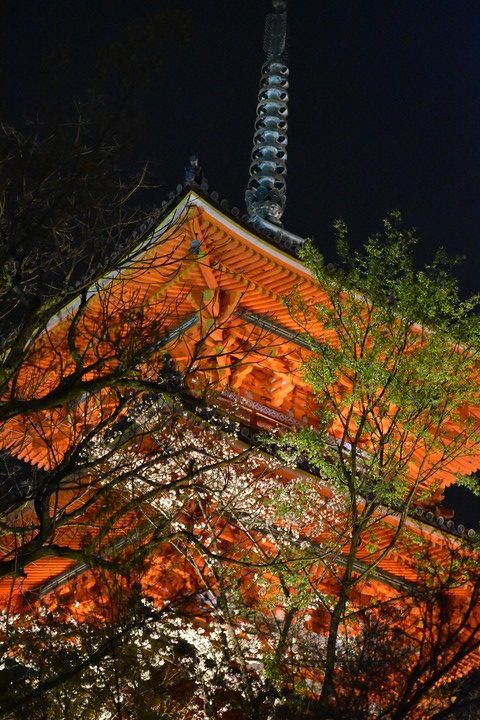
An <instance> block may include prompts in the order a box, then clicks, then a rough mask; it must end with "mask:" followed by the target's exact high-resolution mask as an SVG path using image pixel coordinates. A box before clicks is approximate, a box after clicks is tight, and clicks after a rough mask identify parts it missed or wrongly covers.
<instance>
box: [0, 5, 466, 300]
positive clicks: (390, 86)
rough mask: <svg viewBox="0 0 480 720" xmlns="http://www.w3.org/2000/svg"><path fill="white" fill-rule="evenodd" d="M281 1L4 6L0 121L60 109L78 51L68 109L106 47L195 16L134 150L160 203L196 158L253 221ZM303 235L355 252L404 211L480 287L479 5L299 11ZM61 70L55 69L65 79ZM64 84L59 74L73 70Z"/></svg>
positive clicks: (164, 47) (294, 37)
mask: <svg viewBox="0 0 480 720" xmlns="http://www.w3.org/2000/svg"><path fill="white" fill-rule="evenodd" d="M270 7H271V5H270V2H269V0H243V2H227V1H226V0H176V1H175V0H170V2H165V1H164V0H156V1H153V0H115V2H113V0H42V1H40V0H30V1H28V0H23V1H21V2H19V1H18V0H3V2H2V5H1V8H0V48H1V49H0V53H1V68H2V77H1V79H0V92H1V95H0V97H1V102H2V106H1V115H3V117H4V118H6V119H7V120H9V121H14V122H17V121H19V119H20V118H21V117H22V115H23V114H24V113H30V114H31V113H32V111H33V112H35V111H36V109H37V108H38V107H40V106H44V105H45V104H48V102H49V99H50V97H52V102H57V100H55V98H54V95H53V94H52V87H51V85H52V73H51V72H50V75H46V74H45V72H44V71H43V70H42V67H43V66H44V65H45V58H46V57H48V56H49V54H51V53H52V51H54V50H55V48H58V47H63V49H64V51H65V55H66V57H67V59H69V61H70V64H69V70H67V72H66V76H65V77H66V78H67V82H66V84H65V85H64V87H65V93H64V102H65V104H66V105H67V104H69V103H70V102H71V99H72V98H73V97H74V96H75V94H76V93H80V92H81V90H82V89H83V88H84V87H86V86H87V85H89V84H91V83H92V81H93V82H94V81H95V77H96V74H97V67H98V64H97V59H96V58H97V54H98V51H99V50H100V49H101V48H102V47H104V46H105V45H107V44H108V43H110V42H112V41H115V40H117V39H120V38H121V37H122V36H123V35H124V34H125V29H126V27H127V25H128V23H129V22H131V21H132V20H142V19H144V20H146V21H147V24H148V21H149V18H150V17H152V16H153V15H154V14H155V13H158V12H159V11H162V10H164V9H167V8H170V9H178V8H180V9H182V10H184V11H185V14H186V22H187V26H188V28H189V30H188V35H189V38H188V39H187V40H186V41H185V42H183V41H179V40H177V39H176V37H173V38H170V37H169V32H168V31H169V28H168V27H167V28H166V33H164V34H161V37H160V36H159V40H158V44H159V53H160V55H162V57H163V63H162V68H161V70H159V71H158V72H155V74H154V77H152V82H151V88H150V92H149V94H148V96H145V97H144V99H143V100H142V101H140V105H139V107H138V111H139V113H140V114H141V115H142V117H143V120H144V122H143V128H142V130H141V132H140V131H139V133H138V138H137V139H136V141H135V143H134V147H132V152H135V154H136V155H138V158H139V159H141V160H144V159H148V160H149V161H150V163H151V168H152V173H153V178H154V179H155V181H156V182H158V184H159V185H160V187H159V188H158V190H157V191H156V193H157V194H158V202H160V201H161V200H162V199H163V197H164V196H165V195H166V194H168V192H170V191H171V190H174V189H175V186H176V185H177V183H178V182H181V181H182V178H183V166H184V163H185V160H186V158H187V157H188V155H189V154H190V153H191V152H192V151H196V152H197V153H198V154H199V155H200V159H201V162H202V165H203V169H204V172H205V174H206V176H207V178H208V180H209V183H210V189H214V190H217V191H218V192H219V193H220V196H221V197H225V198H227V199H228V200H230V202H231V203H232V205H237V206H239V207H240V208H242V210H243V207H244V206H243V194H244V191H245V185H246V181H247V177H248V166H249V160H250V152H251V144H252V134H253V123H254V119H255V107H256V102H257V100H256V97H257V91H258V82H259V73H260V67H261V64H262V62H263V50H262V38H263V25H264V17H265V13H266V12H268V11H269V10H270ZM289 29H290V59H289V65H290V116H289V125H290V129H289V162H288V193H287V210H286V213H285V216H284V221H285V223H284V224H285V226H286V227H287V229H288V230H291V231H292V232H295V233H297V234H300V235H308V236H314V237H315V239H316V241H317V243H318V245H319V247H320V248H321V249H322V251H323V252H324V253H325V254H326V255H327V256H328V257H331V256H332V255H333V244H332V233H331V225H332V221H333V220H334V219H335V218H338V217H342V218H343V219H344V220H345V221H346V222H347V224H348V225H349V226H350V228H351V230H352V234H353V236H354V239H355V240H356V242H358V243H360V242H361V241H362V240H363V239H365V237H366V236H367V235H368V234H370V233H372V232H374V231H375V230H377V229H378V227H379V221H380V220H381V218H382V217H384V216H385V214H386V213H387V212H388V211H389V210H391V209H399V210H401V212H402V213H403V215H404V218H405V220H406V221H407V223H408V224H410V225H414V226H415V227H416V228H417V230H418V234H419V236H420V238H421V243H420V244H419V246H418V255H419V259H421V260H422V259H428V258H429V257H430V256H431V254H432V252H433V251H434V250H435V249H436V248H437V247H438V246H440V245H443V246H445V247H446V249H447V250H448V252H449V253H450V254H455V255H458V254H462V255H463V254H464V255H466V256H467V258H468V260H467V262H466V263H465V265H464V266H463V267H462V268H460V269H459V270H458V275H459V280H460V285H461V287H462V289H463V291H464V292H466V293H472V292H476V291H478V290H479V289H480V288H479V282H478V269H479V262H478V258H479V219H480V204H479V202H478V194H479V192H480V50H479V48H480V3H477V2H472V1H471V0H323V1H322V0H318V1H317V2H313V1H310V2H309V1H308V0H290V3H289ZM50 70H51V68H50ZM59 74H61V73H60V70H59Z"/></svg>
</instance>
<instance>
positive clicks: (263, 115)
mask: <svg viewBox="0 0 480 720" xmlns="http://www.w3.org/2000/svg"><path fill="white" fill-rule="evenodd" d="M286 6H287V3H286V0H273V8H274V12H273V13H269V14H268V15H267V19H266V24H265V37H264V50H265V52H266V54H267V59H266V61H265V63H264V64H263V66H262V74H261V80H260V90H259V93H258V105H257V119H256V122H255V132H254V137H253V151H252V163H251V165H250V179H249V181H248V188H247V191H246V193H245V202H246V205H247V211H248V214H249V216H250V220H251V221H252V222H256V221H258V220H260V221H262V220H263V221H266V223H265V224H267V223H268V224H269V223H272V224H273V225H276V226H278V227H281V218H282V215H283V210H284V207H285V201H286V189H287V183H286V175H287V150H286V148H287V118H288V67H287V65H286V37H287V12H286ZM262 224H263V223H262Z"/></svg>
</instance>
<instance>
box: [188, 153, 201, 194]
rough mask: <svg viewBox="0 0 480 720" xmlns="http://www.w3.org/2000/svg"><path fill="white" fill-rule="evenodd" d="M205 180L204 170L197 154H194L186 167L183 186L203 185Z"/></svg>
mask: <svg viewBox="0 0 480 720" xmlns="http://www.w3.org/2000/svg"><path fill="white" fill-rule="evenodd" d="M202 181H203V170H202V166H201V165H200V161H199V159H198V155H197V154H195V153H194V154H192V155H190V157H189V158H188V161H187V163H186V165H185V168H184V176H183V186H184V187H187V186H188V185H201V184H202Z"/></svg>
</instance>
